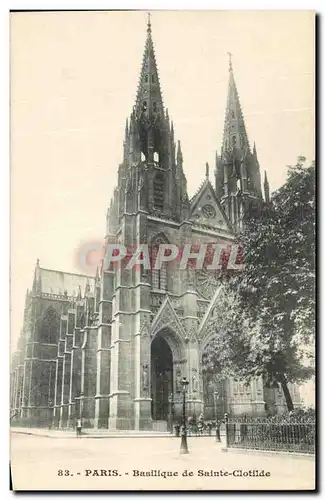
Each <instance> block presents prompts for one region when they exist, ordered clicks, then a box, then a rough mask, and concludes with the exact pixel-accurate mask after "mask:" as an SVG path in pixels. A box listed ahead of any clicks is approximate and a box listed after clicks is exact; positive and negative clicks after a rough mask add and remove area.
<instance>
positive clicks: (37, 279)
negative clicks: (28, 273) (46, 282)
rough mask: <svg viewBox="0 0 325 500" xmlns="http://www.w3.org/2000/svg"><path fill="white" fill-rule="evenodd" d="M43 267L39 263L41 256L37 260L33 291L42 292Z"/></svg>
mask: <svg viewBox="0 0 325 500" xmlns="http://www.w3.org/2000/svg"><path fill="white" fill-rule="evenodd" d="M41 288H42V286H41V269H40V265H39V258H37V260H36V266H35V271H34V282H33V292H35V293H41Z"/></svg>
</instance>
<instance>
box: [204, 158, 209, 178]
mask: <svg viewBox="0 0 325 500" xmlns="http://www.w3.org/2000/svg"><path fill="white" fill-rule="evenodd" d="M205 178H206V179H207V180H209V164H208V162H206V164H205Z"/></svg>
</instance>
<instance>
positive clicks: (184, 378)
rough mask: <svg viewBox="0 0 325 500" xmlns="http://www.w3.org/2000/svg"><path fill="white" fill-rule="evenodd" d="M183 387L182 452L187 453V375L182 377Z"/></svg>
mask: <svg viewBox="0 0 325 500" xmlns="http://www.w3.org/2000/svg"><path fill="white" fill-rule="evenodd" d="M181 383H182V389H183V425H182V430H181V449H180V453H181V454H185V453H188V447H187V434H186V413H185V398H186V391H187V387H188V384H189V382H188V380H187V379H186V377H183V378H182V382H181Z"/></svg>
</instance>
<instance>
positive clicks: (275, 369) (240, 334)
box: [204, 157, 315, 410]
mask: <svg viewBox="0 0 325 500" xmlns="http://www.w3.org/2000/svg"><path fill="white" fill-rule="evenodd" d="M304 161H305V159H304V158H302V157H300V158H299V159H298V162H297V165H296V166H295V167H290V168H289V170H288V177H287V181H286V183H285V184H284V185H283V186H282V187H281V188H280V189H279V190H277V191H276V192H275V193H274V194H273V196H272V199H271V203H270V204H267V205H266V204H264V205H263V206H260V205H259V206H255V207H253V206H251V207H250V210H248V213H247V216H246V219H245V229H244V231H243V232H242V233H241V234H240V241H239V242H240V244H241V245H243V247H244V252H245V269H244V271H242V272H241V273H237V274H236V275H235V276H234V275H232V276H231V277H230V278H229V279H228V280H224V289H225V294H226V295H229V298H230V297H231V301H230V302H231V304H232V306H230V303H229V304H228V309H227V311H226V310H225V309H224V308H223V312H224V313H225V317H224V319H223V321H222V331H221V329H220V320H219V325H217V323H216V322H214V326H212V325H211V327H212V328H215V336H214V338H213V340H212V341H211V342H210V344H209V345H208V346H207V349H206V355H205V357H204V359H205V361H204V363H205V368H206V369H209V370H210V369H212V366H213V364H215V369H216V370H219V372H220V374H222V373H224V374H227V375H231V374H232V376H236V377H237V378H242V379H246V380H247V381H249V380H250V379H251V378H252V377H257V376H263V379H264V382H265V383H266V385H267V386H273V387H275V386H278V385H281V387H282V389H283V392H284V396H285V398H286V403H287V406H288V409H289V410H292V409H293V404H292V400H291V396H290V393H289V390H288V383H290V382H301V381H303V380H306V379H307V378H309V377H310V376H311V374H312V372H313V370H312V368H311V366H310V365H309V366H308V364H306V358H307V357H308V356H309V357H311V356H312V354H313V346H314V334H315V166H314V164H313V165H311V166H309V167H305V165H304ZM229 300H230V299H229Z"/></svg>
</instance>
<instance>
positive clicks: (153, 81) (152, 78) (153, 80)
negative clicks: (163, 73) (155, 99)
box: [151, 75, 155, 83]
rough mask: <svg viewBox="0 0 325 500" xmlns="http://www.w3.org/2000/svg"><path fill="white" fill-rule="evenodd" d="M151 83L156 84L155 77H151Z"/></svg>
mask: <svg viewBox="0 0 325 500" xmlns="http://www.w3.org/2000/svg"><path fill="white" fill-rule="evenodd" d="M151 81H152V83H155V75H151Z"/></svg>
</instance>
